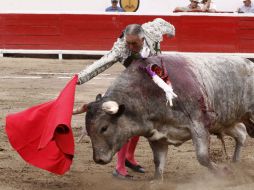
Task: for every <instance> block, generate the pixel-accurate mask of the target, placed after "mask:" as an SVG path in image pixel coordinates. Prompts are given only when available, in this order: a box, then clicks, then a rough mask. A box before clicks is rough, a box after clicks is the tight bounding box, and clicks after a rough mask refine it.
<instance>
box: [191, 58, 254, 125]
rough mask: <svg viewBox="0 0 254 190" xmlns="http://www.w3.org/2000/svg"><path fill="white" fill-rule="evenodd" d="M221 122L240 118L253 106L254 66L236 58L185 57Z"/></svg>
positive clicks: (226, 122)
mask: <svg viewBox="0 0 254 190" xmlns="http://www.w3.org/2000/svg"><path fill="white" fill-rule="evenodd" d="M186 59H187V60H188V62H189V63H190V68H191V70H192V71H193V72H194V73H195V75H196V76H197V79H198V81H199V82H200V84H201V86H202V87H203V92H204V93H205V96H207V98H208V102H207V103H208V105H209V107H210V108H211V109H213V110H214V111H215V112H216V114H218V119H219V121H220V122H221V123H224V124H230V123H231V122H234V120H236V119H239V117H241V116H242V115H243V114H244V113H245V112H247V111H248V109H249V108H250V107H251V106H252V105H253V104H254V101H253V97H254V86H253V84H254V63H252V62H251V61H249V60H247V59H244V58H240V57H236V56H208V57H207V56H206V57H186Z"/></svg>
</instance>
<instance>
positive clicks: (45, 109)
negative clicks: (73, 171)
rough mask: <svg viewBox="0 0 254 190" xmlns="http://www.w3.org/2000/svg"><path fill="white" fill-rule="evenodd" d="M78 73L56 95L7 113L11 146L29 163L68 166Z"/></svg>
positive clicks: (55, 169) (60, 170)
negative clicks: (51, 99)
mask: <svg viewBox="0 0 254 190" xmlns="http://www.w3.org/2000/svg"><path fill="white" fill-rule="evenodd" d="M76 82H77V76H75V77H74V78H73V79H72V80H71V81H70V82H69V83H68V84H67V85H66V87H65V88H64V89H63V90H62V92H61V93H60V95H59V96H58V98H57V99H55V100H53V101H50V102H47V103H44V104H40V105H37V106H34V107H31V108H29V109H27V110H25V111H22V112H19V113H15V114H10V115H8V116H7V117H6V128H5V130H6V133H7V135H8V138H9V141H10V143H11V145H12V147H13V148H14V149H15V150H17V152H18V153H19V154H20V156H21V157H22V158H23V159H24V160H25V161H27V162H28V163H30V164H32V165H34V166H36V167H39V168H42V169H45V170H48V171H50V172H53V173H56V174H64V173H65V172H66V171H68V170H69V169H70V165H71V164H72V159H73V156H74V138H73V133H72V129H71V118H72V110H73V105H74V97H75V88H76Z"/></svg>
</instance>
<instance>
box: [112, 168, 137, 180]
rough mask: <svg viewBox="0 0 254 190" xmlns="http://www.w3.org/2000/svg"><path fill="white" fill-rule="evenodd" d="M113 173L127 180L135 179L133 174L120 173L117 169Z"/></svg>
mask: <svg viewBox="0 0 254 190" xmlns="http://www.w3.org/2000/svg"><path fill="white" fill-rule="evenodd" d="M112 175H113V176H114V177H116V178H118V179H125V180H133V176H131V175H129V174H127V175H122V174H120V173H119V172H118V171H117V170H114V171H113V173H112Z"/></svg>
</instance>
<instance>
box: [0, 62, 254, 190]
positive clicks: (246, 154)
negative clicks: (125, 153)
mask: <svg viewBox="0 0 254 190" xmlns="http://www.w3.org/2000/svg"><path fill="white" fill-rule="evenodd" d="M92 61H93V60H63V61H60V60H52V59H26V58H1V59H0V89H1V90H0V119H1V121H0V125H1V126H3V125H5V116H6V114H8V113H13V112H17V111H21V110H23V109H26V108H28V107H30V106H33V105H35V104H38V103H43V102H46V101H49V100H51V99H54V98H55V97H56V96H57V95H58V93H59V92H60V91H61V89H62V88H63V87H64V86H65V84H66V83H67V82H68V81H69V80H70V77H71V76H72V75H73V73H76V72H79V71H80V70H81V69H82V68H84V67H85V65H88V64H91V63H92ZM123 69H124V68H123V67H122V66H121V65H120V64H116V65H114V66H113V67H112V68H110V69H109V70H107V71H106V72H104V73H103V74H101V75H99V76H98V77H96V78H95V79H93V80H91V81H89V82H88V83H86V84H84V85H82V86H78V87H77V91H76V100H75V105H76V106H78V105H81V104H82V103H84V102H89V101H93V100H94V98H95V96H96V95H97V94H98V93H103V92H105V90H106V89H107V87H108V86H109V85H110V84H111V83H112V82H113V80H114V79H115V77H116V76H117V75H119V73H120V72H121V71H122V70H123ZM72 126H73V130H74V135H75V140H77V139H78V137H79V135H80V132H81V128H82V127H83V126H84V115H78V116H74V117H73V121H72ZM226 145H227V150H228V152H229V154H230V155H232V153H233V148H234V141H233V140H232V139H230V138H227V139H226ZM211 154H212V158H213V160H214V161H215V162H216V163H218V164H219V166H220V167H221V168H223V167H224V166H225V165H228V167H227V168H228V172H226V173H228V175H225V176H215V175H213V174H212V173H210V172H209V171H208V170H207V169H206V168H204V167H202V166H201V165H199V163H198V161H197V160H196V156H195V153H194V148H193V146H192V142H191V141H188V142H187V143H185V144H184V145H182V146H180V147H169V154H168V163H167V165H166V168H165V175H164V176H165V178H164V182H163V183H162V182H155V181H152V177H153V172H154V166H153V160H152V153H151V150H150V147H149V145H148V143H147V141H146V139H144V138H141V141H140V143H139V144H138V147H137V152H136V157H137V160H138V161H139V162H140V164H141V165H143V166H144V168H145V169H146V173H145V174H137V173H133V172H132V171H130V174H131V175H134V176H135V178H134V179H135V180H134V181H123V180H117V179H115V178H113V177H112V171H113V169H114V165H115V159H114V160H113V162H112V163H110V164H108V165H105V166H101V165H97V164H95V163H94V162H93V160H92V148H91V143H90V141H89V138H88V137H86V138H85V139H83V141H82V142H81V143H76V148H75V157H74V162H73V165H72V167H71V169H70V171H69V172H67V173H66V174H65V175H63V176H57V175H54V174H51V173H48V172H46V171H44V170H41V169H37V168H35V167H33V166H30V165H28V164H27V163H25V162H24V161H23V160H22V159H21V158H20V157H19V155H18V154H17V153H16V152H15V151H14V150H13V149H12V148H11V146H10V144H9V142H8V139H7V137H6V134H5V131H4V130H3V128H1V129H0V189H1V190H2V189H3V190H21V189H23V190H34V189H36V190H39V189H46V190H56V189H64V190H72V189H73V190H74V189H75V190H76V189H78V190H97V189H98V190H99V189H103V190H105V189H106V190H108V189H121V190H125V189H126V190H132V189H133V190H136V189H140V190H141V189H148V190H159V189H167V190H169V189H170V190H199V189H200V190H203V189H206V190H210V189H211V190H212V189H216V190H220V189H223V190H224V189H226V190H227V189H233V190H236V189H239V190H240V189H241V190H248V189H249V190H250V189H251V190H252V189H253V188H254V139H251V138H248V139H247V141H246V144H245V146H244V149H243V152H242V160H241V162H240V163H238V164H231V163H230V161H227V160H226V159H225V156H224V154H223V153H222V147H221V143H220V141H219V140H218V139H216V138H215V137H213V138H212V143H211Z"/></svg>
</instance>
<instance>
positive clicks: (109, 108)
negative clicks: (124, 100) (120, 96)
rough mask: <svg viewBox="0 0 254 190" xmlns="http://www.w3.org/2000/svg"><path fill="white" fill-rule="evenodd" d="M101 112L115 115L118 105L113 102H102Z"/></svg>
mask: <svg viewBox="0 0 254 190" xmlns="http://www.w3.org/2000/svg"><path fill="white" fill-rule="evenodd" d="M101 108H102V110H103V111H105V112H106V113H108V114H111V115H113V114H116V113H117V112H118V110H119V105H118V103H117V102H115V101H107V102H104V103H103V104H102V106H101Z"/></svg>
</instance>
